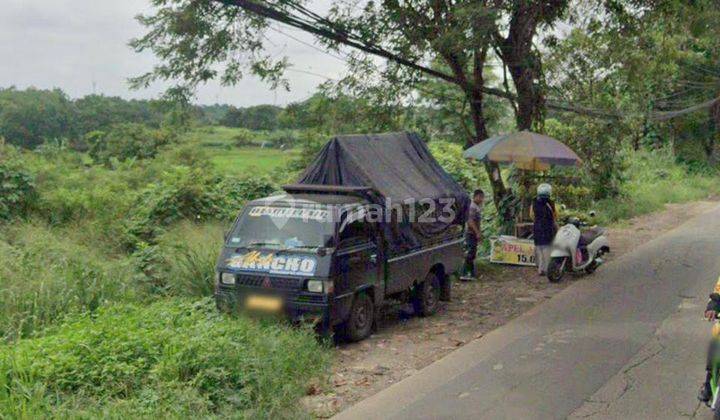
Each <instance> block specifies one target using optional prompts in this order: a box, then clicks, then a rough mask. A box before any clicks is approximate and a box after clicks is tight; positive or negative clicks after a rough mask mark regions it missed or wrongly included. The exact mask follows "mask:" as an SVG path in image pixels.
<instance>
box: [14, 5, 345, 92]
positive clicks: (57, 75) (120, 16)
mask: <svg viewBox="0 0 720 420" xmlns="http://www.w3.org/2000/svg"><path fill="white" fill-rule="evenodd" d="M148 10H149V5H148V0H122V1H115V0H0V87H8V86H16V87H18V88H25V87H28V86H35V87H38V88H53V87H59V88H61V89H63V90H64V91H65V92H67V93H68V94H69V95H70V96H71V97H79V96H83V95H86V94H89V93H93V92H96V93H103V94H106V95H113V96H122V97H125V98H153V97H157V96H158V95H159V93H160V92H162V90H163V88H164V86H162V85H157V86H153V87H152V88H150V89H147V90H142V91H131V90H130V89H129V88H128V85H127V78H128V77H131V76H137V75H139V74H142V73H143V72H145V71H148V70H149V69H150V68H152V66H153V64H154V63H155V58H154V57H153V56H152V55H151V54H142V55H141V54H136V53H134V52H133V51H132V50H131V49H130V48H129V47H128V46H127V43H128V41H129V40H130V39H131V38H133V37H137V36H140V35H142V34H143V28H142V27H141V26H140V25H139V24H138V23H137V22H136V21H135V20H134V16H135V15H137V14H138V13H141V12H147V11H148ZM282 31H283V32H286V33H288V34H291V35H292V36H293V37H296V38H299V39H301V40H302V41H304V42H307V43H312V38H311V37H309V36H307V35H305V34H302V33H298V32H296V31H293V30H292V29H289V28H283V29H282ZM268 37H269V38H270V41H271V42H272V45H270V46H269V47H270V48H271V52H272V53H273V54H279V55H285V56H287V57H288V58H289V59H290V62H291V63H292V64H293V66H294V68H295V69H296V71H291V72H288V73H287V77H288V79H289V80H290V88H291V90H290V92H287V91H285V90H278V91H272V90H270V89H269V88H268V87H267V86H266V85H265V84H263V83H262V82H260V81H259V80H257V79H253V78H247V79H245V80H243V81H242V82H241V83H240V84H238V85H237V86H235V87H222V86H220V85H219V84H215V83H213V84H209V85H207V86H204V87H202V88H201V89H200V90H199V91H198V97H197V102H199V103H202V104H210V103H216V102H219V103H230V104H234V105H238V106H246V105H256V104H262V103H270V104H278V105H283V104H287V103H289V102H293V101H297V100H302V99H305V98H307V97H308V96H309V95H310V94H311V93H312V92H313V91H314V90H315V88H316V87H317V85H318V84H320V83H321V82H323V81H324V80H325V79H323V78H322V77H318V76H315V75H310V74H307V73H308V72H309V73H315V74H320V75H324V76H327V77H333V78H336V77H339V76H340V75H341V74H342V72H343V69H344V64H343V62H342V61H340V60H338V59H336V58H334V57H332V56H330V55H327V54H324V53H322V52H320V51H318V50H316V49H313V48H312V47H310V46H307V45H304V44H303V43H300V42H298V41H296V40H293V39H290V38H288V37H286V36H285V35H282V34H280V33H275V32H273V33H270V34H269V35H268Z"/></svg>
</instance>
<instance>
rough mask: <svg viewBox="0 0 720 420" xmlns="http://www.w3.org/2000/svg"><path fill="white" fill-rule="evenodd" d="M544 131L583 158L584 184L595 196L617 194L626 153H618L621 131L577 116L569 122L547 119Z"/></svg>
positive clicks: (610, 124) (621, 146) (620, 150)
mask: <svg viewBox="0 0 720 420" xmlns="http://www.w3.org/2000/svg"><path fill="white" fill-rule="evenodd" d="M545 130H546V132H547V133H548V135H550V136H551V137H554V138H557V139H561V141H563V142H564V143H566V144H567V145H568V146H570V148H571V149H573V150H574V151H575V152H576V153H577V154H578V155H579V156H580V158H581V159H583V169H584V170H585V171H586V173H585V174H584V175H585V176H584V177H582V180H583V184H584V185H586V186H588V187H589V188H590V189H591V190H592V195H593V197H594V198H595V199H600V198H605V197H612V196H615V195H617V194H619V192H620V189H621V187H622V184H623V182H624V179H623V171H624V169H625V160H624V157H625V155H624V154H622V153H621V152H622V148H623V141H622V140H623V138H622V134H621V133H620V132H619V130H616V129H615V127H614V125H613V124H612V123H609V122H606V121H598V120H596V119H589V118H586V117H580V116H577V117H574V118H571V119H569V121H568V123H562V122H560V121H558V120H555V119H548V120H547V121H546V123H545ZM589 139H592V141H590V140H589Z"/></svg>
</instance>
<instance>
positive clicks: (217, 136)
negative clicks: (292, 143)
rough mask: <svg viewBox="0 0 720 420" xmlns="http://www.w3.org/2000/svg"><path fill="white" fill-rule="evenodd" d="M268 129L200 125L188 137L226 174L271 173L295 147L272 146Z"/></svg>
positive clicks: (288, 158)
mask: <svg viewBox="0 0 720 420" xmlns="http://www.w3.org/2000/svg"><path fill="white" fill-rule="evenodd" d="M268 136H271V134H270V133H265V132H252V131H249V130H246V129H242V128H232V127H199V128H197V129H195V130H193V131H191V132H190V133H188V134H187V139H188V140H189V141H190V142H191V143H194V144H196V145H197V146H198V147H199V148H200V150H202V151H203V152H204V153H205V154H206V155H207V157H208V158H209V160H210V161H211V162H212V163H213V165H214V166H215V169H217V170H218V171H219V172H221V173H223V174H226V175H246V174H253V173H254V174H257V173H262V174H271V173H272V172H273V171H278V170H280V169H282V168H283V167H284V166H285V165H287V163H288V162H290V161H291V160H292V159H293V158H294V157H295V156H296V155H297V153H298V151H297V150H295V149H291V148H286V149H284V150H281V149H280V148H276V147H272V145H271V144H270V143H271V140H268Z"/></svg>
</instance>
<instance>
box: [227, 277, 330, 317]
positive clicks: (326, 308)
mask: <svg viewBox="0 0 720 420" xmlns="http://www.w3.org/2000/svg"><path fill="white" fill-rule="evenodd" d="M257 295H264V296H273V297H277V298H280V299H282V309H281V311H280V314H281V315H284V316H285V317H287V318H288V319H289V320H291V321H292V322H313V323H316V324H320V325H321V326H323V327H329V326H330V325H331V323H330V310H331V308H330V306H331V305H330V298H329V297H328V295H326V294H319V293H309V292H302V291H280V290H273V289H269V290H268V289H265V288H257V287H248V286H242V285H234V286H226V285H218V287H217V288H216V290H215V301H216V303H217V306H218V308H219V309H221V310H224V311H228V312H235V311H238V310H244V309H245V302H246V301H247V299H248V297H250V296H257Z"/></svg>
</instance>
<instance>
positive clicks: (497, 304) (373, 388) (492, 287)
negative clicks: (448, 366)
mask: <svg viewBox="0 0 720 420" xmlns="http://www.w3.org/2000/svg"><path fill="white" fill-rule="evenodd" d="M717 204H718V203H717V202H715V201H701V202H693V203H684V204H671V205H667V206H666V208H665V209H664V210H662V211H659V212H656V213H652V214H648V215H645V216H640V217H637V218H634V219H631V220H629V221H626V222H624V223H622V224H621V225H618V226H615V227H612V228H610V230H609V235H610V236H609V240H610V245H611V249H612V253H611V254H609V255H608V258H607V260H608V261H612V260H613V259H616V258H618V257H620V256H621V255H623V254H625V253H626V252H627V251H628V250H630V249H632V248H634V247H636V246H639V245H641V244H643V243H645V242H647V241H649V240H651V239H653V238H655V237H657V236H659V235H661V234H663V233H664V232H667V231H668V230H671V229H672V228H674V227H676V226H678V225H680V224H681V223H682V222H683V221H685V220H687V219H689V218H692V217H694V216H698V215H700V214H702V213H704V212H706V211H708V210H710V209H712V208H713V207H714V206H717ZM600 269H601V270H602V268H600ZM479 272H481V273H482V275H481V277H480V280H479V281H477V282H471V283H466V282H455V283H454V284H453V300H452V302H448V303H447V304H445V305H444V306H443V307H442V309H441V310H440V312H439V313H438V314H436V315H435V316H433V317H429V318H419V317H415V316H413V315H412V309H411V308H408V307H404V306H393V307H389V308H386V310H385V312H384V316H383V320H382V322H381V324H380V325H379V326H378V331H377V332H376V333H375V334H373V335H372V336H371V337H369V338H368V339H366V340H364V341H362V342H360V343H352V344H342V345H339V346H338V347H337V348H336V354H335V360H334V363H333V369H332V373H331V378H330V385H329V387H328V388H327V389H325V390H323V391H324V392H321V393H318V394H316V395H311V396H308V397H306V398H305V400H304V404H305V405H306V406H307V407H308V409H309V410H310V412H311V413H312V414H313V415H314V416H316V417H330V416H331V415H333V414H335V413H338V412H340V411H342V410H343V409H345V408H347V407H348V406H350V405H352V404H354V403H355V402H357V401H360V400H362V399H364V398H367V397H369V396H371V395H373V394H375V393H377V392H378V391H381V390H383V389H385V388H387V387H388V386H390V385H392V384H393V383H395V382H398V381H400V380H402V379H405V378H406V377H408V376H410V375H413V374H414V373H416V372H417V371H418V370H420V369H422V368H423V367H425V366H427V365H429V364H430V363H432V362H434V361H436V360H438V359H440V358H442V357H443V356H445V355H447V354H448V353H450V352H452V351H453V350H455V349H457V348H459V347H461V346H463V345H464V344H466V343H468V342H469V341H471V340H474V339H477V338H480V337H482V336H483V335H484V334H486V333H487V332H489V331H491V330H493V329H495V328H497V327H499V326H501V325H504V324H505V323H507V322H508V321H510V320H511V319H513V318H515V317H516V316H518V315H520V314H522V313H524V312H526V311H527V310H529V309H531V308H532V307H534V306H535V305H537V304H539V303H540V302H542V301H544V300H545V299H550V298H551V297H552V296H554V295H555V294H556V293H557V292H559V291H561V290H562V289H564V288H565V287H567V286H569V285H570V284H572V283H573V282H575V281H591V280H592V276H580V277H574V276H567V277H566V278H565V279H564V280H563V282H562V283H560V284H550V283H548V281H547V278H545V277H540V276H538V275H537V273H536V271H535V269H533V268H524V267H510V266H499V265H490V264H486V265H483V266H482V267H481V268H480V270H479ZM313 390H318V389H317V388H314V387H313ZM318 391H319V390H318Z"/></svg>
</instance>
